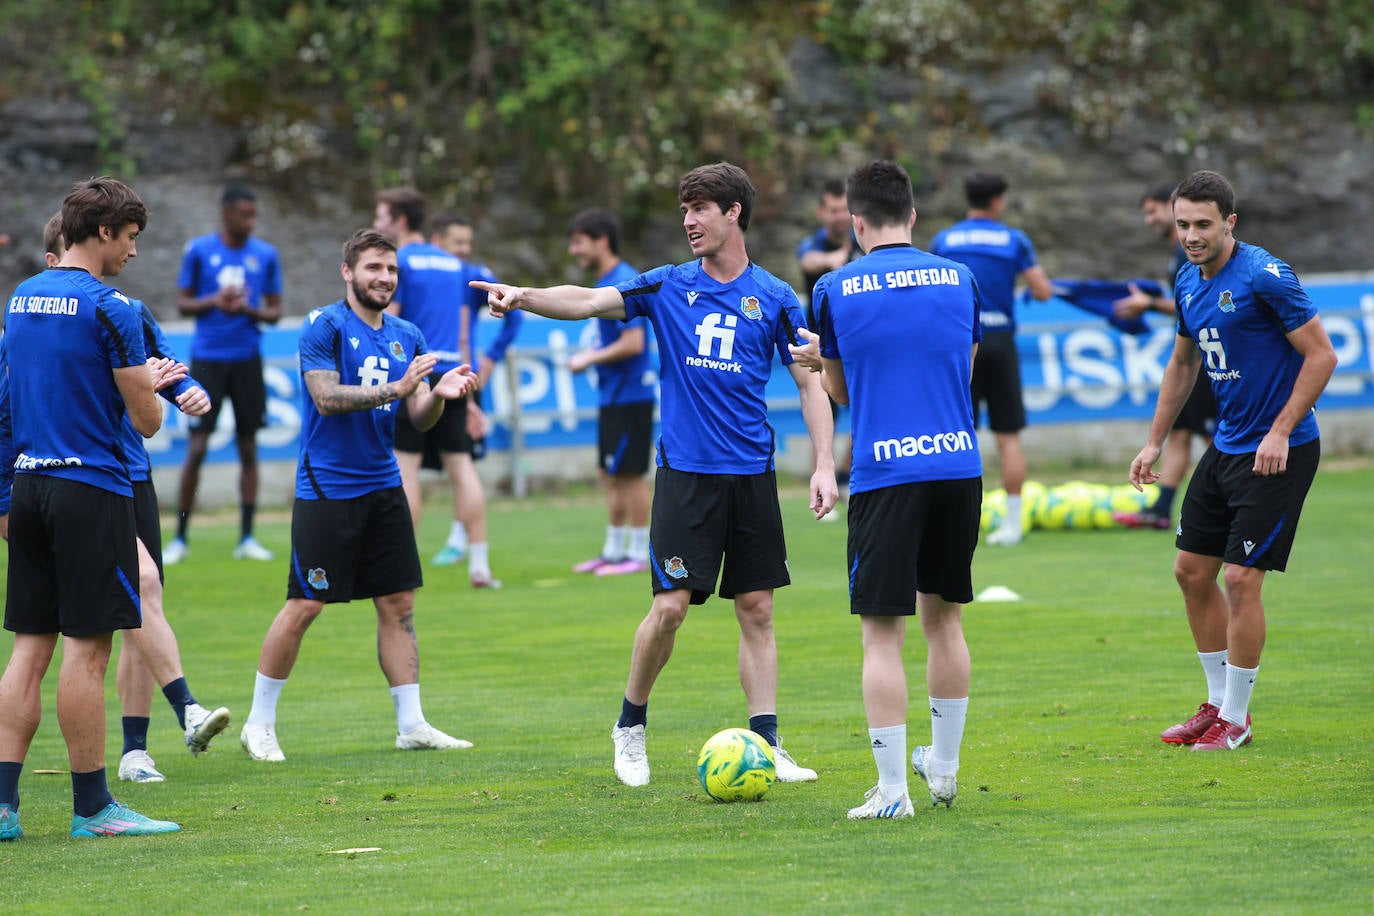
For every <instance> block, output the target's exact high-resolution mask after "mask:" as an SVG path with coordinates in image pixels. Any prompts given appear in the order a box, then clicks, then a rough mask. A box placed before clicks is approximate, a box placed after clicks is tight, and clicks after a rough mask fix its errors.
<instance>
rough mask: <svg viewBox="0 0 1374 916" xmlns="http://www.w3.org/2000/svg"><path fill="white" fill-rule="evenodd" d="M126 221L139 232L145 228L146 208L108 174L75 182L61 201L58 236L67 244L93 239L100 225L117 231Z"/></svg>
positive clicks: (97, 233) (126, 223)
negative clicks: (135, 226) (60, 222)
mask: <svg viewBox="0 0 1374 916" xmlns="http://www.w3.org/2000/svg"><path fill="white" fill-rule="evenodd" d="M130 223H135V224H137V225H138V229H139V231H140V232H142V231H143V230H144V229H146V228H147V227H148V208H147V207H146V206H144V204H143V201H142V200H141V199H140V198H139V196H138V195H137V194H135V193H134V189H133V188H131V187H129V186H128V185H126V184H125V183H124V182H122V181H119V180H117V179H114V178H111V177H110V176H108V175H102V176H100V177H99V178H88V179H87V180H85V181H78V182H77V183H76V184H75V185H73V186H72V190H71V193H69V194H68V195H67V196H66V198H65V199H63V201H62V238H64V239H66V241H67V244H68V245H77V244H80V243H81V242H84V241H86V239H90V238H97V237H98V236H99V235H100V227H101V226H107V227H109V228H110V229H112V230H115V231H118V230H120V229H123V228H124V227H125V226H127V225H129V224H130Z"/></svg>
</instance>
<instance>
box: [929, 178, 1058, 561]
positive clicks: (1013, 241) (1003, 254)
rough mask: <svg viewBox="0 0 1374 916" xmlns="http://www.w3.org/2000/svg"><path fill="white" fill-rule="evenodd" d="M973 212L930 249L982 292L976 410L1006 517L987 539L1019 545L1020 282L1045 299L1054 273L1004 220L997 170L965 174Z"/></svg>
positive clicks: (1022, 472) (1003, 185)
mask: <svg viewBox="0 0 1374 916" xmlns="http://www.w3.org/2000/svg"><path fill="white" fill-rule="evenodd" d="M964 196H965V197H966V198H967V199H968V205H969V211H968V216H967V217H966V218H965V219H964V220H963V221H961V222H958V223H955V224H954V225H953V226H950V227H949V228H948V229H945V230H942V231H940V232H938V233H936V234H935V238H934V239H933V240H931V243H930V251H931V253H932V254H938V255H940V256H942V257H946V258H949V259H950V260H951V261H958V262H959V263H960V264H965V265H967V266H968V268H969V269H970V270H972V271H973V275H974V276H975V277H977V278H978V288H979V290H981V291H982V297H983V299H982V301H983V307H982V324H983V338H982V343H981V344H980V345H979V347H978V356H977V358H976V359H975V360H974V362H973V409H974V416H975V417H977V414H978V410H979V408H980V406H981V405H982V404H984V403H986V404H987V411H988V426H989V427H990V428H991V429H992V434H993V438H994V439H995V440H996V442H997V454H998V459H999V464H1000V466H1001V471H1002V486H1003V487H1005V488H1006V491H1007V514H1006V515H1005V516H1004V517H1003V519H1002V524H1001V526H1000V527H999V528H998V529H997V530H996V531H993V532H992V533H991V534H989V535H988V543H989V544H997V545H1002V546H1010V545H1012V544H1019V543H1020V542H1021V486H1022V484H1024V483H1025V482H1026V457H1025V453H1024V452H1023V451H1022V449H1021V430H1022V429H1024V428H1025V426H1026V405H1025V403H1024V402H1023V401H1022V399H1021V362H1020V359H1019V358H1018V357H1017V354H1016V312H1015V302H1016V284H1017V282H1018V281H1021V282H1023V283H1025V284H1026V286H1027V287H1028V288H1029V289H1030V294H1031V295H1032V296H1034V297H1035V298H1036V299H1038V300H1040V301H1042V302H1043V301H1044V300H1046V299H1048V298H1050V296H1052V295H1054V290H1053V288H1052V287H1051V286H1050V280H1049V277H1047V276H1046V275H1045V270H1044V268H1042V267H1041V266H1040V265H1039V264H1038V263H1037V262H1036V258H1035V248H1034V246H1032V245H1031V241H1030V238H1029V237H1028V236H1027V235H1026V233H1024V232H1022V231H1021V230H1020V229H1014V228H1012V227H1011V226H1008V225H1006V224H1005V223H1003V222H1002V213H1003V211H1005V210H1006V206H1007V180H1006V178H1004V177H1003V176H1001V175H998V174H996V173H995V172H974V173H972V174H970V175H969V176H968V177H966V178H965V179H964Z"/></svg>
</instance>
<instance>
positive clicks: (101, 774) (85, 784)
mask: <svg viewBox="0 0 1374 916" xmlns="http://www.w3.org/2000/svg"><path fill="white" fill-rule="evenodd" d="M112 801H114V797H113V796H111V795H110V786H109V783H107V782H106V781H105V768H104V767H101V768H100V769H98V770H92V771H91V772H89V773H72V811H73V812H74V813H75V814H76V815H77V816H78V817H90V816H91V815H94V814H99V813H100V810H101V809H102V808H104V807H105V806H106V805H108V804H109V803H110V802H112Z"/></svg>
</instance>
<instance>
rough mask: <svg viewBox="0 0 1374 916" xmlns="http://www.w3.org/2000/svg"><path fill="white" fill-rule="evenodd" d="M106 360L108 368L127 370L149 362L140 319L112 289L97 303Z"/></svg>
mask: <svg viewBox="0 0 1374 916" xmlns="http://www.w3.org/2000/svg"><path fill="white" fill-rule="evenodd" d="M95 310H96V315H97V317H98V319H99V321H100V329H101V335H102V337H103V338H104V341H105V352H106V357H107V359H108V361H109V365H110V368H111V369H128V368H129V367H130V366H138V365H141V364H143V363H146V362H147V361H148V355H147V350H146V349H145V348H144V346H143V318H142V317H141V316H140V315H139V311H140V309H138V308H135V307H134V306H133V305H132V304H131V303H130V302H129V300H128V299H126V298H124V296H123V295H122V294H119V293H116V292H115V291H114V290H113V289H111V290H109V293H108V294H107V295H105V296H103V297H102V298H101V301H99V302H97V303H96V306H95Z"/></svg>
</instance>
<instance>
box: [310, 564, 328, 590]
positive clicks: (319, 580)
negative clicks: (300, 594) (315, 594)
mask: <svg viewBox="0 0 1374 916" xmlns="http://www.w3.org/2000/svg"><path fill="white" fill-rule="evenodd" d="M305 583H306V585H309V586H310V587H311V588H313V589H315V590H316V591H319V592H324V591H328V590H329V576H328V575H326V574H325V571H324V570H323V569H320V568H319V567H318V566H317V567H315V568H314V569H312V570H309V571H308V572H306V574H305Z"/></svg>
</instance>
